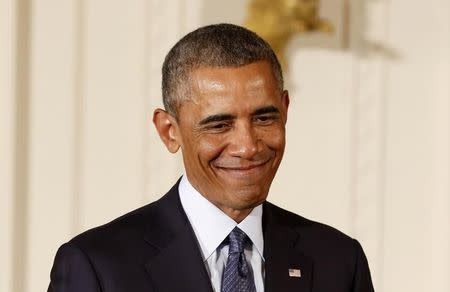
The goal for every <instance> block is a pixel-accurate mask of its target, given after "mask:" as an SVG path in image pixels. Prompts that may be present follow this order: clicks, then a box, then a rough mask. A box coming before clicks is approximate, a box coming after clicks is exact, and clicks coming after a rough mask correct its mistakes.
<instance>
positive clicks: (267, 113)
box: [174, 61, 289, 220]
mask: <svg viewBox="0 0 450 292" xmlns="http://www.w3.org/2000/svg"><path fill="white" fill-rule="evenodd" d="M191 89H192V91H191V92H192V97H191V98H190V99H189V100H187V101H185V102H183V104H182V105H181V106H180V108H179V110H178V121H177V122H175V126H174V129H175V137H176V140H177V142H178V144H179V146H180V147H181V149H182V153H183V161H184V166H185V169H186V174H187V177H188V179H189V181H190V182H191V184H192V185H193V186H194V188H196V189H197V190H198V191H199V192H200V193H201V194H202V195H204V196H205V197H206V198H207V199H208V200H209V201H211V202H212V203H213V204H215V205H216V206H217V207H219V208H220V209H222V210H223V211H224V212H225V213H226V214H228V215H229V216H230V217H232V218H234V219H235V220H236V219H238V220H239V219H240V218H239V216H238V214H242V213H243V212H244V213H246V214H248V212H250V211H251V209H252V208H253V207H255V206H257V205H258V204H260V203H261V202H263V201H264V200H265V199H266V197H267V194H268V191H269V187H270V184H271V183H272V180H273V178H274V176H275V173H276V171H277V169H278V166H279V164H280V162H281V158H282V156H283V152H284V146H285V123H286V118H287V108H288V104H289V97H288V94H287V92H286V91H285V92H283V93H280V92H279V90H278V87H277V82H276V79H275V78H274V76H273V74H272V71H271V66H270V65H269V63H268V62H265V61H261V62H255V63H252V64H249V65H245V66H241V67H225V68H217V67H200V68H199V69H196V70H194V71H193V72H192V73H191ZM246 214H245V216H246ZM245 216H244V217H245Z"/></svg>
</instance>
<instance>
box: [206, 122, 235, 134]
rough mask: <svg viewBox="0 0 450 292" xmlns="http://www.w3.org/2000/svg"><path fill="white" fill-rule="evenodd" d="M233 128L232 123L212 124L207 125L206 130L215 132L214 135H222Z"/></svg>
mask: <svg viewBox="0 0 450 292" xmlns="http://www.w3.org/2000/svg"><path fill="white" fill-rule="evenodd" d="M230 127H231V124H230V123H226V122H219V123H212V124H209V125H207V127H206V128H205V129H206V130H207V131H210V132H213V133H220V132H224V131H226V130H228V129H229V128H230Z"/></svg>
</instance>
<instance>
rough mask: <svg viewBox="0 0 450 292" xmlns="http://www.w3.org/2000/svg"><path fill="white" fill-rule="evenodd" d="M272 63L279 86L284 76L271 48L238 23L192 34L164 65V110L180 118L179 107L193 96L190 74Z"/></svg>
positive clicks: (181, 43) (208, 27)
mask: <svg viewBox="0 0 450 292" xmlns="http://www.w3.org/2000/svg"><path fill="white" fill-rule="evenodd" d="M257 61H268V62H269V63H270V65H271V67H272V72H273V75H274V77H275V79H276V81H277V87H278V89H279V90H280V92H281V91H283V73H282V70H281V66H280V63H279V61H278V59H277V57H276V55H275V53H274V51H273V50H272V48H271V47H270V45H269V44H268V43H267V42H266V41H264V40H263V39H262V38H261V37H259V36H258V35H257V34H256V33H254V32H252V31H250V30H248V29H246V28H243V27H241V26H237V25H234V24H227V23H222V24H214V25H208V26H204V27H201V28H198V29H196V30H194V31H193V32H190V33H188V34H187V35H186V36H184V37H183V38H182V39H181V40H179V41H178V42H177V43H176V44H175V46H173V47H172V49H171V50H170V51H169V53H168V54H167V56H166V58H165V60H164V63H163V66H162V95H163V103H164V108H165V109H166V110H167V111H168V112H169V113H170V114H171V115H173V116H174V117H176V118H178V108H179V106H180V105H181V104H182V102H183V101H185V100H186V99H188V98H189V97H190V86H191V85H190V73H191V72H192V71H193V70H195V69H197V68H199V67H239V66H244V65H248V64H250V63H253V62H257Z"/></svg>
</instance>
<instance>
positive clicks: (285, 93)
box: [281, 90, 289, 123]
mask: <svg viewBox="0 0 450 292" xmlns="http://www.w3.org/2000/svg"><path fill="white" fill-rule="evenodd" d="M281 104H282V105H283V111H284V116H285V121H284V123H286V122H287V116H288V109H289V92H288V91H287V90H284V91H283V93H282V95H281Z"/></svg>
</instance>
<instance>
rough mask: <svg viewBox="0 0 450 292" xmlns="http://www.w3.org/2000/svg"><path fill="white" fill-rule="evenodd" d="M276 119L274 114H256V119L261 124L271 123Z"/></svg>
mask: <svg viewBox="0 0 450 292" xmlns="http://www.w3.org/2000/svg"><path fill="white" fill-rule="evenodd" d="M275 119H276V117H275V116H273V115H263V116H256V117H255V118H254V121H255V122H256V123H258V124H260V125H269V124H271V123H272V122H273V121H274V120H275Z"/></svg>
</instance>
